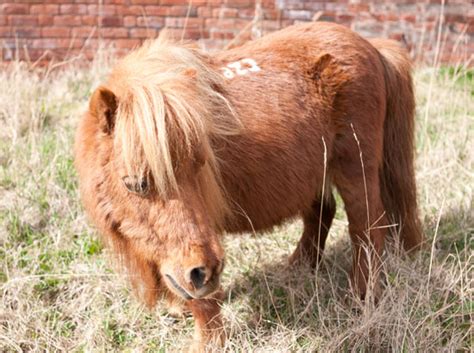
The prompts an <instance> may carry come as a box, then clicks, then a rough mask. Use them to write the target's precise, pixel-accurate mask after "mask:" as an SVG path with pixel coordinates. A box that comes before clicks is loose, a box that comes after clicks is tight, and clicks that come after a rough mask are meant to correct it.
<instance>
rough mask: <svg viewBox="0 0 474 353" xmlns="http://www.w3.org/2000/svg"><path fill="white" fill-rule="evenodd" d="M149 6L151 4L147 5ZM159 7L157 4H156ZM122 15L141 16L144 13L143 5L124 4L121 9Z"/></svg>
mask: <svg viewBox="0 0 474 353" xmlns="http://www.w3.org/2000/svg"><path fill="white" fill-rule="evenodd" d="M147 7H151V6H147ZM157 7H159V6H157ZM123 14H124V15H136V16H138V15H139V16H143V15H145V14H146V13H145V7H143V6H125V7H124V9H123Z"/></svg>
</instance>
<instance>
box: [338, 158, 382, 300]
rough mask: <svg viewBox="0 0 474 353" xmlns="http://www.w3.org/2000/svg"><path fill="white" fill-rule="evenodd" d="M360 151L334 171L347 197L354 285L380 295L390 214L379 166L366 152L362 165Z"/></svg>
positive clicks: (360, 292)
mask: <svg viewBox="0 0 474 353" xmlns="http://www.w3.org/2000/svg"><path fill="white" fill-rule="evenodd" d="M358 157H359V155H358V152H357V153H354V155H353V158H352V159H350V158H344V159H341V160H340V162H342V163H341V164H339V168H338V171H337V172H336V173H335V174H334V176H335V178H334V181H335V184H336V187H337V189H338V191H339V193H340V195H341V197H342V199H343V201H344V205H345V209H346V213H347V218H348V220H349V233H350V236H351V241H352V260H353V265H352V275H351V282H352V287H353V289H354V291H355V292H356V294H358V295H359V296H360V297H361V298H366V296H367V294H368V293H369V291H370V292H371V293H372V294H373V296H374V297H375V298H376V299H377V298H378V297H379V295H380V285H379V273H380V270H381V255H382V252H383V247H384V243H385V233H386V229H385V228H386V224H387V223H386V217H385V212H384V207H383V204H382V200H381V195H380V182H379V174H378V166H377V162H376V159H375V158H372V159H371V158H370V157H371V156H370V155H366V157H365V159H366V160H364V163H363V164H362V165H361V161H360V158H358Z"/></svg>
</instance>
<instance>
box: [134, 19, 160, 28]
mask: <svg viewBox="0 0 474 353" xmlns="http://www.w3.org/2000/svg"><path fill="white" fill-rule="evenodd" d="M164 24H165V19H164V18H163V17H157V16H148V17H143V16H142V17H137V26H139V27H151V28H161V27H163V25H164Z"/></svg>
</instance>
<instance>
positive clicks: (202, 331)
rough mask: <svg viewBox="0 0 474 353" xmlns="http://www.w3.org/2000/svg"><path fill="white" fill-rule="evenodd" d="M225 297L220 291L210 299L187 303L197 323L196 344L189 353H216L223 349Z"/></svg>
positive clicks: (195, 330)
mask: <svg viewBox="0 0 474 353" xmlns="http://www.w3.org/2000/svg"><path fill="white" fill-rule="evenodd" d="M223 296H224V294H223V292H222V291H221V290H219V291H217V292H216V293H214V294H213V295H212V297H210V298H205V299H192V300H190V301H189V302H188V303H187V307H188V308H189V309H190V310H191V313H192V315H193V317H194V321H195V329H194V342H193V344H192V346H191V347H190V349H189V352H193V353H195V352H196V353H198V352H199V353H201V352H214V351H219V350H220V348H221V347H223V345H224V342H225V331H224V327H223V324H222V317H221V307H220V304H221V303H222V298H223Z"/></svg>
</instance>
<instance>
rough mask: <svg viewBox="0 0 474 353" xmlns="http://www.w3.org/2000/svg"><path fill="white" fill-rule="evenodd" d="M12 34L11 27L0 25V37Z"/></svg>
mask: <svg viewBox="0 0 474 353" xmlns="http://www.w3.org/2000/svg"><path fill="white" fill-rule="evenodd" d="M11 36H12V28H11V27H0V38H7V37H11Z"/></svg>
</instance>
